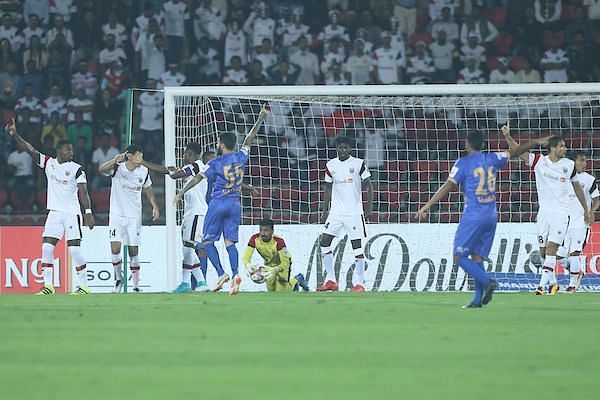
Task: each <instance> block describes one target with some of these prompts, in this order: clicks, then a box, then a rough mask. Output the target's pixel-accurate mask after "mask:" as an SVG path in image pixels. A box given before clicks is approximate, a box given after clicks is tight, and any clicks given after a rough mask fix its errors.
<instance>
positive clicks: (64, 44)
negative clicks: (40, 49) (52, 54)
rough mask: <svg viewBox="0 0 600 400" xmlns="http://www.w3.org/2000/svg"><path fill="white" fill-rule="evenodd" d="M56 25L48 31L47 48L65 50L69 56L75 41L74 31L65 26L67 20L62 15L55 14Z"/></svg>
mask: <svg viewBox="0 0 600 400" xmlns="http://www.w3.org/2000/svg"><path fill="white" fill-rule="evenodd" d="M53 21H54V27H53V28H52V29H50V30H48V32H46V48H47V49H48V50H49V51H50V50H52V49H55V48H56V49H58V50H59V51H62V52H64V54H65V57H67V56H68V55H69V54H70V53H71V50H73V46H74V44H75V42H73V33H72V32H71V30H70V29H69V28H67V27H66V26H65V20H64V17H63V16H62V15H55V16H54V20H53Z"/></svg>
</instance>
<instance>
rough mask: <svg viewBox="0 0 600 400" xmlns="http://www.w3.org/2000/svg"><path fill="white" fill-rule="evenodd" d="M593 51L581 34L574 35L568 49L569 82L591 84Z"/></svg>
mask: <svg viewBox="0 0 600 400" xmlns="http://www.w3.org/2000/svg"><path fill="white" fill-rule="evenodd" d="M593 65H594V51H593V49H592V46H591V45H590V44H588V43H586V41H585V38H584V35H583V33H582V32H577V33H575V36H574V37H573V44H572V45H571V47H570V48H569V68H568V71H567V72H568V75H569V82H592V81H593V80H594V70H593V69H592V68H590V66H593Z"/></svg>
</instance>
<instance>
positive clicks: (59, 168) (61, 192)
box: [38, 153, 87, 215]
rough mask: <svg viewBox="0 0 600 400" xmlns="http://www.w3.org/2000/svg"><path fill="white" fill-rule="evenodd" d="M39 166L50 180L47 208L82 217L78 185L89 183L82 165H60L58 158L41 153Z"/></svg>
mask: <svg viewBox="0 0 600 400" xmlns="http://www.w3.org/2000/svg"><path fill="white" fill-rule="evenodd" d="M38 165H39V166H40V167H41V168H43V169H44V172H45V173H46V178H47V179H48V201H47V202H46V208H47V209H48V210H52V211H63V212H66V213H70V214H77V215H81V207H80V206H79V197H78V196H77V192H78V190H79V189H78V187H77V185H78V184H79V183H87V179H86V176H85V172H84V171H83V168H81V165H79V164H77V163H76V162H73V161H67V162H63V163H59V162H58V160H57V159H56V158H53V157H50V156H47V155H45V154H41V153H40V159H39V162H38Z"/></svg>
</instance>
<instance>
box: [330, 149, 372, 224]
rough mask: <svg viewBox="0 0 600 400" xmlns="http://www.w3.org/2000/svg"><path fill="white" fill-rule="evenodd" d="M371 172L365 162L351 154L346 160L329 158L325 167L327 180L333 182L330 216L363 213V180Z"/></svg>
mask: <svg viewBox="0 0 600 400" xmlns="http://www.w3.org/2000/svg"><path fill="white" fill-rule="evenodd" d="M370 176H371V173H370V172H369V169H368V168H367V166H366V164H365V162H364V161H363V160H362V159H360V158H355V157H352V156H350V157H349V158H348V159H347V160H345V161H340V159H339V158H337V157H336V158H334V159H333V160H329V162H327V165H326V167H325V182H328V183H332V184H333V185H332V188H331V189H332V196H331V207H330V210H329V215H330V216H332V215H333V216H356V215H362V213H363V203H362V181H363V180H365V179H367V178H369V177H370Z"/></svg>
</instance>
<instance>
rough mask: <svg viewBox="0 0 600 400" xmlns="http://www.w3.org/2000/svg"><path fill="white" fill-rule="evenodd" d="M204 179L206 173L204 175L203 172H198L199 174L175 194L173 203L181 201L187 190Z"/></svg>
mask: <svg viewBox="0 0 600 400" xmlns="http://www.w3.org/2000/svg"><path fill="white" fill-rule="evenodd" d="M202 179H204V175H202V174H198V175H196V176H194V177H193V178H192V179H191V180H190V181H189V182H188V183H186V184H185V186H184V187H183V189H181V190H180V191H179V193H177V194H176V195H175V199H174V200H173V203H174V204H177V203H179V202H180V201H181V199H182V198H183V195H184V194H185V192H187V191H188V190H190V189H191V188H193V187H194V186H196V185H197V184H199V183H200V181H201V180H202Z"/></svg>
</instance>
